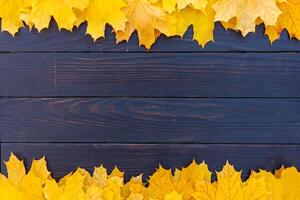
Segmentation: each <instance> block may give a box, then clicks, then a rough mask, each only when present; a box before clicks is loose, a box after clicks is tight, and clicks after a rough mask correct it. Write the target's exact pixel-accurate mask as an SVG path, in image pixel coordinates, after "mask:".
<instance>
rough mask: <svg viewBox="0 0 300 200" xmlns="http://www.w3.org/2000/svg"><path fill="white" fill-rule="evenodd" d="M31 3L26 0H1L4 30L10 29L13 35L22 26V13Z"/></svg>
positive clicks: (0, 7) (0, 14)
mask: <svg viewBox="0 0 300 200" xmlns="http://www.w3.org/2000/svg"><path fill="white" fill-rule="evenodd" d="M28 6H29V5H28V4H27V1H24V0H0V17H1V22H2V30H3V31H8V32H9V33H11V34H12V35H14V34H15V33H17V32H18V30H19V28H20V27H22V26H23V25H24V24H23V21H22V13H23V12H25V10H26V9H27V7H28Z"/></svg>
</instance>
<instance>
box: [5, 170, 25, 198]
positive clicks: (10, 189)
mask: <svg viewBox="0 0 300 200" xmlns="http://www.w3.org/2000/svg"><path fill="white" fill-rule="evenodd" d="M0 199H1V200H12V199H13V200H29V198H27V196H26V195H25V194H24V193H22V192H20V191H19V190H18V189H17V188H16V187H15V186H14V185H13V184H12V183H11V181H9V180H8V179H7V178H6V177H4V176H3V175H1V178H0Z"/></svg>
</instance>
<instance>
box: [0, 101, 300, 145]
mask: <svg viewBox="0 0 300 200" xmlns="http://www.w3.org/2000/svg"><path fill="white" fill-rule="evenodd" d="M0 108H1V109H0V127H1V132H0V134H1V141H2V142H112V143H114V142H118V143H121V142H134V143H245V144H246V143H248V144H249V143H260V144H263V143H270V144H271V143H273V144H277V143H281V144H284V143H288V144H299V143H300V133H299V132H300V123H299V118H300V100H299V99H257V98H251V99H244V98H243V99H231V98H225V99H224V98H217V99H198V98H193V99H186V98H183V99H182V98H8V99H0Z"/></svg>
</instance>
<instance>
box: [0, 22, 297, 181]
mask: <svg viewBox="0 0 300 200" xmlns="http://www.w3.org/2000/svg"><path fill="white" fill-rule="evenodd" d="M85 28H86V27H85V25H82V26H80V27H79V29H76V30H74V32H73V33H71V32H68V31H61V32H59V31H58V29H57V27H56V25H55V23H51V28H50V29H49V30H44V31H42V32H43V33H42V34H39V33H37V31H35V30H34V31H33V32H29V30H28V28H22V29H21V31H20V33H18V34H17V35H16V36H15V38H13V37H12V36H10V35H9V34H8V33H0V145H1V157H0V159H1V160H7V158H8V156H9V154H10V152H15V153H17V155H20V156H21V158H23V159H25V160H26V163H27V164H28V163H29V162H30V161H31V159H32V158H33V157H41V156H42V155H47V158H48V160H49V167H50V169H51V170H53V171H54V175H55V177H61V176H63V175H65V174H66V173H67V172H69V171H70V170H74V169H75V168H76V167H77V166H78V165H80V166H81V167H86V168H88V169H89V170H92V168H93V167H94V166H96V165H99V164H100V163H103V164H104V165H105V166H107V167H108V168H109V169H112V167H113V166H114V165H115V164H118V165H119V166H120V167H121V169H123V170H126V171H127V172H128V176H130V175H137V174H139V173H142V172H143V173H145V174H146V175H149V174H150V173H151V172H153V170H154V169H155V167H157V165H158V163H161V164H163V165H164V166H166V167H181V166H182V165H187V164H188V163H189V162H190V161H191V160H192V159H193V158H196V159H197V160H199V161H201V160H206V161H207V162H208V164H209V165H210V167H211V169H217V170H219V169H220V168H221V166H222V165H223V164H224V162H225V160H230V161H231V162H232V163H233V164H235V165H236V166H237V168H238V169H244V170H245V171H244V173H243V177H246V176H247V174H248V172H249V169H250V168H252V169H258V168H267V169H272V170H274V169H276V168H279V167H280V166H281V165H282V164H285V165H288V166H289V165H295V166H297V167H300V163H299V162H300V161H299V159H298V158H299V151H300V148H299V145H300V116H299V115H300V70H299V69H300V68H299V66H300V57H299V52H300V42H299V41H296V40H290V39H289V37H288V34H287V33H286V32H284V33H283V34H282V36H281V39H280V40H279V41H276V42H275V43H274V44H273V45H272V46H271V45H270V43H269V41H268V39H267V37H266V36H264V35H263V31H264V30H263V27H262V26H259V27H257V32H256V33H253V34H249V35H248V36H247V37H246V38H242V37H241V36H240V34H239V33H236V32H234V31H225V30H224V29H223V28H222V27H221V26H220V25H219V24H217V26H216V30H215V43H213V42H210V43H209V44H208V45H207V46H206V47H205V48H202V47H200V46H198V44H197V42H195V41H192V39H191V38H192V29H189V30H188V32H187V33H186V35H185V37H184V38H183V39H182V40H181V39H179V38H178V37H173V38H169V39H167V38H166V37H164V36H162V37H160V38H159V39H158V42H157V43H156V44H155V45H154V46H153V48H152V49H151V50H146V49H144V48H143V47H139V46H138V39H137V35H136V34H135V35H133V36H132V38H131V40H130V41H129V43H125V42H122V43H121V44H119V45H116V44H115V38H114V34H113V33H111V29H108V30H107V32H106V35H107V37H106V39H101V40H97V41H96V42H95V43H94V42H93V40H92V39H91V38H90V37H89V36H85V34H84V32H85ZM1 171H2V172H5V168H4V167H3V163H2V168H1ZM128 176H127V177H128Z"/></svg>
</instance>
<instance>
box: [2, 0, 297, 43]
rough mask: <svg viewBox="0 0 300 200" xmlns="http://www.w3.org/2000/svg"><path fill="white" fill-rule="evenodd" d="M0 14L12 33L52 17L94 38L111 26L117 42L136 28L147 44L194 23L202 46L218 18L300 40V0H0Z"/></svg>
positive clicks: (248, 29)
mask: <svg viewBox="0 0 300 200" xmlns="http://www.w3.org/2000/svg"><path fill="white" fill-rule="evenodd" d="M0 17H1V20H2V30H3V31H8V32H10V33H11V34H13V35H14V34H15V33H16V32H18V30H19V28H20V27H22V26H24V23H25V24H26V25H28V26H29V27H30V28H32V27H35V28H36V29H38V30H39V31H41V30H42V29H44V28H47V27H48V26H49V22H50V20H51V18H52V17H53V18H54V19H55V21H56V22H57V24H58V27H59V29H67V30H72V28H73V27H74V26H79V25H80V24H81V23H83V22H87V24H88V26H87V30H86V33H87V34H90V35H91V36H92V38H93V39H94V40H96V39H98V38H101V37H104V32H105V26H106V24H109V25H110V26H112V27H113V30H114V32H115V34H116V40H117V42H120V41H124V40H126V41H128V40H129V38H130V36H131V35H132V33H133V32H135V31H137V33H138V37H139V42H140V44H141V45H144V46H145V47H146V48H150V47H151V45H152V44H153V43H154V42H155V40H156V39H157V38H158V37H159V36H160V35H161V34H164V35H166V36H181V37H182V36H183V35H184V33H185V32H186V30H187V29H188V28H189V27H190V26H191V25H192V26H193V29H194V35H193V39H194V40H197V41H198V43H199V44H200V45H202V46H204V45H205V44H206V43H207V42H209V41H213V30H214V24H215V22H216V21H220V22H221V23H222V24H223V26H224V27H225V28H230V29H233V30H236V31H240V32H241V33H242V35H243V36H245V35H247V34H248V33H249V32H254V31H255V26H256V25H257V24H261V23H264V25H265V26H266V30H265V34H266V35H268V36H269V38H270V40H271V41H272V42H273V41H274V40H276V39H278V38H279V36H280V33H281V32H282V30H283V29H286V30H287V31H288V32H289V34H290V36H291V37H295V38H297V39H300V0H0Z"/></svg>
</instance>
